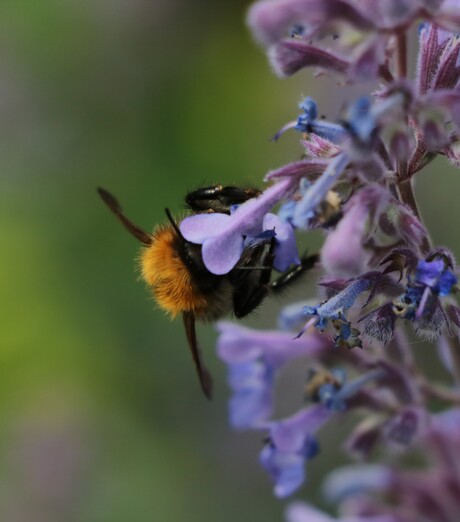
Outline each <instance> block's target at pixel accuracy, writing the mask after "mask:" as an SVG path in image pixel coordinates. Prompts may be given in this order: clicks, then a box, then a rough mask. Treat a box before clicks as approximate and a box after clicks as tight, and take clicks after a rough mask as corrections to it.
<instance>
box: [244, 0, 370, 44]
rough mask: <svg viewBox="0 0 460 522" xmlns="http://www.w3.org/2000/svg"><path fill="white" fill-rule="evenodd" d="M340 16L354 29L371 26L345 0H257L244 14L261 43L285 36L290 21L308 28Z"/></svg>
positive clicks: (339, 18)
mask: <svg viewBox="0 0 460 522" xmlns="http://www.w3.org/2000/svg"><path fill="white" fill-rule="evenodd" d="M340 20H343V21H347V22H348V23H350V24H351V25H353V26H354V27H356V28H357V29H364V30H367V29H371V28H373V23H372V22H371V21H370V20H369V19H368V18H367V17H366V16H364V14H363V13H362V12H361V11H360V10H359V8H358V7H357V6H356V5H353V4H351V3H349V2H347V1H345V0H328V1H327V2H325V1H324V0H277V1H273V0H260V1H259V2H256V3H255V4H253V5H252V6H251V8H250V9H249V12H248V18H247V21H248V25H249V27H250V28H251V29H252V31H253V33H254V36H255V37H256V39H257V40H258V41H259V42H260V43H261V44H262V45H264V46H268V45H270V44H273V43H275V42H277V41H278V40H280V39H281V38H283V37H284V36H287V35H288V32H289V29H290V28H291V27H292V26H293V25H296V24H300V25H304V26H305V28H306V29H307V31H308V32H311V31H315V30H316V29H319V28H324V27H325V26H327V25H331V24H334V22H336V21H340Z"/></svg>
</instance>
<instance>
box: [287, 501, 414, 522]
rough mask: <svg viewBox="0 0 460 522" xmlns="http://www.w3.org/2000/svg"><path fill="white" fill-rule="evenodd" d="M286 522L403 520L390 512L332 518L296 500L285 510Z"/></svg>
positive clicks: (400, 521) (397, 521)
mask: <svg viewBox="0 0 460 522" xmlns="http://www.w3.org/2000/svg"><path fill="white" fill-rule="evenodd" d="M286 522H405V521H404V519H403V518H399V517H397V516H395V515H392V514H387V515H385V514H381V515H363V516H351V517H348V516H346V517H340V518H333V517H331V516H329V515H326V514H325V513H323V512H322V511H319V510H317V509H316V508H314V507H312V506H310V505H309V504H304V503H300V502H296V503H293V504H290V505H289V506H288V508H287V510H286Z"/></svg>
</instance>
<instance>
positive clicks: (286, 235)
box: [263, 213, 300, 272]
mask: <svg viewBox="0 0 460 522" xmlns="http://www.w3.org/2000/svg"><path fill="white" fill-rule="evenodd" d="M263 229H264V230H272V229H274V230H275V234H276V246H275V261H274V263H273V266H274V267H275V269H276V270H278V271H279V272H285V271H286V270H287V269H288V268H289V267H290V266H291V265H299V264H300V259H299V252H298V250H297V243H296V240H295V234H294V229H293V228H292V226H291V225H290V224H289V223H286V222H285V221H282V220H281V219H280V218H279V217H278V216H277V215H276V214H271V213H269V214H266V215H265V217H264V221H263Z"/></svg>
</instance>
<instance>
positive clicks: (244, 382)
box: [217, 322, 331, 429]
mask: <svg viewBox="0 0 460 522" xmlns="http://www.w3.org/2000/svg"><path fill="white" fill-rule="evenodd" d="M217 328H218V330H219V334H220V335H219V339H218V344H217V350H218V353H219V357H220V358H221V359H222V360H223V361H224V362H225V363H226V364H227V365H228V371H229V384H230V387H231V389H232V391H233V395H232V398H231V400H230V405H229V413H230V421H231V424H232V425H233V426H234V427H236V428H239V429H243V428H253V427H258V426H263V425H264V422H266V421H267V420H268V419H269V418H270V416H271V414H272V410H273V386H274V379H275V375H276V372H277V371H278V370H279V369H280V368H281V367H282V366H283V365H284V364H286V363H287V362H288V361H290V360H292V359H296V358H298V357H305V356H307V357H311V358H318V357H320V356H321V355H322V354H323V353H324V352H327V351H328V350H330V349H331V344H330V341H329V340H328V339H327V338H326V337H324V336H321V335H318V334H310V335H307V336H304V337H303V338H302V339H299V340H295V339H293V338H292V337H293V335H292V334H289V333H282V332H276V331H273V332H265V331H257V330H251V329H249V328H245V327H242V326H239V325H236V324H233V323H229V322H220V323H218V324H217Z"/></svg>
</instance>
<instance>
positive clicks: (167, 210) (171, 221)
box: [165, 208, 186, 241]
mask: <svg viewBox="0 0 460 522" xmlns="http://www.w3.org/2000/svg"><path fill="white" fill-rule="evenodd" d="M165 213H166V216H167V217H168V219H169V222H170V223H171V225H172V227H173V229H174V231H175V232H176V234H177V235H178V236H179V237H180V238H182V239H183V240H184V241H186V239H185V237H184V236H183V235H182V232H181V231H180V229H179V227H178V226H177V223H176V222H175V221H174V218H173V217H172V214H171V211H170V210H169V208H165Z"/></svg>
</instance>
